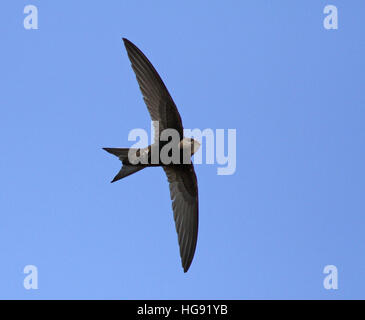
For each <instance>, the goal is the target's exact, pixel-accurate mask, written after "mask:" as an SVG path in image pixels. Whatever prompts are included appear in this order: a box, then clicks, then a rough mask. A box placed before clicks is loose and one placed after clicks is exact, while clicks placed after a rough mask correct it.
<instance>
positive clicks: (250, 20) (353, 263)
mask: <svg viewBox="0 0 365 320" xmlns="http://www.w3.org/2000/svg"><path fill="white" fill-rule="evenodd" d="M28 4H33V5H36V6H37V7H38V14H39V29H38V30H25V29H24V27H23V19H24V17H25V15H24V14H23V9H24V6H25V5H28ZM328 4H333V5H336V6H337V8H338V16H339V20H338V30H326V29H324V27H323V19H324V17H325V15H324V14H323V8H324V7H325V6H326V5H328ZM1 12H2V15H1V19H0V30H1V31H0V32H1V39H2V40H1V41H2V45H1V52H0V57H1V59H0V66H1V75H0V88H1V94H0V105H1V108H0V135H1V139H0V146H1V157H0V177H1V182H0V188H1V189H0V254H1V260H0V275H1V279H2V280H1V284H0V298H3V299H4V298H6V299H9V298H17V299H106V298H108V299H339V298H343V299H350V298H354V299H359V298H364V286H365V255H364V252H365V234H364V224H365V214H364V213H365V202H364V199H365V198H364V193H365V149H364V144H365V143H364V142H365V129H364V118H365V92H364V83H365V72H364V71H365V62H364V61H365V60H364V57H365V43H364V14H365V4H364V2H363V1H355V0H353V1H337V0H333V1H318V0H310V1H289V0H286V1H284V0H281V1H269V0H267V1H264V0H262V1H225V2H222V1H185V2H184V3H182V2H177V1H174V2H172V1H147V0H145V1H116V0H115V1H93V2H90V1H69V0H68V1H64V0H63V1H59V0H57V1H56V0H54V1H36V0H32V1H30V0H29V1H19V0H17V1H10V0H7V1H3V2H2V4H1ZM122 37H127V38H128V39H130V40H131V41H133V42H134V43H135V44H136V45H137V46H139V48H140V49H141V50H142V51H143V52H144V53H145V54H146V55H147V57H148V58H149V59H150V60H151V61H152V63H153V64H154V65H155V67H156V69H157V70H158V72H159V73H160V75H161V77H162V78H163V79H164V81H165V83H166V85H167V87H168V89H169V91H170V93H171V95H172V96H173V98H174V100H175V102H176V104H177V106H178V108H179V111H180V113H181V116H182V119H183V123H184V126H185V127H187V128H200V129H205V128H212V129H218V128H220V129H229V128H232V129H236V130H237V170H236V173H235V174H234V175H231V176H218V175H217V165H198V166H196V172H197V176H198V181H199V194H200V229H199V239H198V246H197V250H196V254H195V258H194V261H193V263H192V266H191V268H190V270H189V272H188V273H186V274H184V273H183V271H182V268H181V265H180V257H179V251H178V244H177V236H176V232H175V226H174V221H173V216H172V209H171V203H170V198H169V190H168V183H167V179H166V177H165V175H164V173H163V170H162V169H160V168H151V169H146V170H143V171H141V172H139V173H137V174H135V175H133V176H130V177H128V178H126V179H124V180H122V181H120V182H118V183H116V184H110V180H111V179H112V178H113V177H114V175H115V174H116V172H117V171H118V170H119V167H120V163H119V161H118V160H117V159H116V158H114V157H112V156H111V155H109V154H107V153H106V152H104V151H103V150H102V149H101V148H102V147H127V146H130V145H131V144H132V142H129V141H128V133H129V131H130V130H132V129H134V128H144V129H146V130H149V128H150V118H149V114H148V112H147V109H146V107H145V105H144V103H143V100H142V97H141V94H140V92H139V88H138V85H137V82H136V80H135V76H134V74H133V71H132V69H131V67H130V62H129V60H128V58H127V54H126V51H125V49H124V47H123V43H122V40H121V38H122ZM26 265H35V266H37V268H38V280H39V289H38V290H25V289H24V287H23V279H24V277H25V275H24V274H23V268H24V267H25V266H26ZM326 265H335V266H336V267H337V268H338V287H339V288H338V290H325V289H324V287H323V279H324V277H325V275H324V274H323V268H324V267H325V266H326Z"/></svg>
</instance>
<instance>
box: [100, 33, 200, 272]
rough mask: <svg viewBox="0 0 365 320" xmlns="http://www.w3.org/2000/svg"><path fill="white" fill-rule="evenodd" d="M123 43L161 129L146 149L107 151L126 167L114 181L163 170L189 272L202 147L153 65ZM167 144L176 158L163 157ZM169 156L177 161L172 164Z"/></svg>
mask: <svg viewBox="0 0 365 320" xmlns="http://www.w3.org/2000/svg"><path fill="white" fill-rule="evenodd" d="M123 41H124V44H125V47H126V49H127V53H128V56H129V59H130V61H131V63H132V68H133V70H134V72H135V74H136V78H137V81H138V84H139V86H140V89H141V92H142V94H143V98H144V101H145V103H146V105H147V109H148V111H149V113H150V115H151V118H152V120H153V121H154V123H158V126H157V127H155V142H154V143H153V144H152V145H150V146H148V147H146V148H142V149H132V148H104V150H106V151H107V152H109V153H111V154H113V155H115V156H117V157H118V158H119V159H120V160H121V161H122V164H123V165H122V168H121V170H120V171H119V173H118V174H117V175H116V176H115V177H114V179H113V181H112V182H115V181H118V180H120V179H122V178H125V177H127V176H129V175H131V174H133V173H136V172H138V171H140V170H142V169H144V168H146V167H162V168H163V169H164V171H165V173H166V175H167V178H168V181H169V185H170V195H171V200H172V208H173V211H174V219H175V224H176V231H177V234H178V240H179V246H180V256H181V260H182V266H183V268H184V272H186V271H187V270H188V269H189V267H190V264H191V262H192V260H193V257H194V253H195V248H196V242H197V236H198V211H199V210H198V184H197V178H196V174H195V171H194V166H193V164H192V163H191V156H192V155H193V154H194V153H195V152H196V151H197V149H198V148H199V146H200V144H199V142H197V141H195V140H193V139H191V138H184V135H183V125H182V121H181V117H180V115H179V112H178V110H177V108H176V105H175V103H174V101H173V100H172V98H171V96H170V94H169V92H168V90H167V89H166V87H165V85H164V83H163V81H162V80H161V78H160V76H159V75H158V73H157V71H156V70H155V69H154V67H153V66H152V64H151V63H150V62H149V60H148V59H147V58H146V56H145V55H144V54H143V53H142V51H140V50H139V49H138V48H137V47H136V46H135V45H134V44H133V43H132V42H130V41H129V40H127V39H124V38H123ZM165 130H174V131H175V132H176V133H177V136H178V137H179V138H178V139H177V140H176V139H175V140H174V139H172V140H169V141H161V140H162V139H160V137H161V134H163V132H164V131H165ZM167 144H170V146H171V147H172V149H173V150H172V153H174V150H175V151H176V152H178V154H177V157H172V154H171V152H170V153H168V154H166V155H165V157H164V156H162V153H163V149H164V147H166V146H167ZM170 151H171V150H170ZM156 155H157V157H155V156H156ZM170 157H172V158H173V159H174V161H170V162H169V160H171V158H170ZM167 160H168V161H167Z"/></svg>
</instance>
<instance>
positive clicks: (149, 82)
mask: <svg viewBox="0 0 365 320" xmlns="http://www.w3.org/2000/svg"><path fill="white" fill-rule="evenodd" d="M123 41H124V45H125V47H126V49H127V53H128V57H129V60H130V61H131V63H132V68H133V70H134V73H135V74H136V78H137V81H138V84H139V87H140V89H141V92H142V94H143V99H144V101H145V103H146V105H147V109H148V111H149V113H150V115H151V119H152V120H153V121H159V132H156V131H155V140H157V139H159V137H160V134H161V132H162V131H163V130H164V129H168V128H173V129H176V130H177V131H178V132H179V134H180V138H181V139H182V138H183V125H182V121H181V117H180V114H179V112H178V110H177V108H176V105H175V103H174V101H173V100H172V98H171V96H170V93H169V92H168V90H167V88H166V86H165V84H164V83H163V81H162V79H161V77H160V76H159V74H158V73H157V71H156V70H155V68H154V67H153V65H152V64H151V62H150V61H149V60H148V59H147V58H146V56H145V55H144V54H143V52H142V51H141V50H139V49H138V48H137V47H136V46H135V45H134V44H133V43H132V42H130V41H129V40H128V39H125V38H123Z"/></svg>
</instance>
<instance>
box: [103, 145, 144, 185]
mask: <svg viewBox="0 0 365 320" xmlns="http://www.w3.org/2000/svg"><path fill="white" fill-rule="evenodd" d="M103 149H104V150H105V151H107V152H109V153H111V154H113V155H115V156H117V157H118V158H119V160H120V161H122V163H123V165H122V168H121V169H120V171H119V172H118V174H117V175H116V176H115V177H114V179H113V180H112V181H111V182H112V183H113V182H115V181H118V180H120V179H123V178H125V177H128V176H130V175H131V174H133V173H136V172H137V171H139V170H142V169H144V168H145V167H146V166H143V165H131V164H130V163H129V161H128V152H129V148H103Z"/></svg>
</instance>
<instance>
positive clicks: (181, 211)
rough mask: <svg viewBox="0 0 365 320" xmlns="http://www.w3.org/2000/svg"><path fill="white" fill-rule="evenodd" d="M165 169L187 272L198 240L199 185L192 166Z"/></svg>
mask: <svg viewBox="0 0 365 320" xmlns="http://www.w3.org/2000/svg"><path fill="white" fill-rule="evenodd" d="M163 168H164V170H165V173H166V175H167V178H168V181H169V184H170V195H171V200H172V208H173V211H174V219H175V225H176V231H177V235H178V240H179V246H180V256H181V263H182V266H183V268H184V272H186V271H188V269H189V267H190V264H191V262H192V260H193V257H194V253H195V248H196V242H197V239H198V222H199V208H198V183H197V179H196V175H195V171H194V167H193V165H192V164H191V165H182V166H165V167H163Z"/></svg>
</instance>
